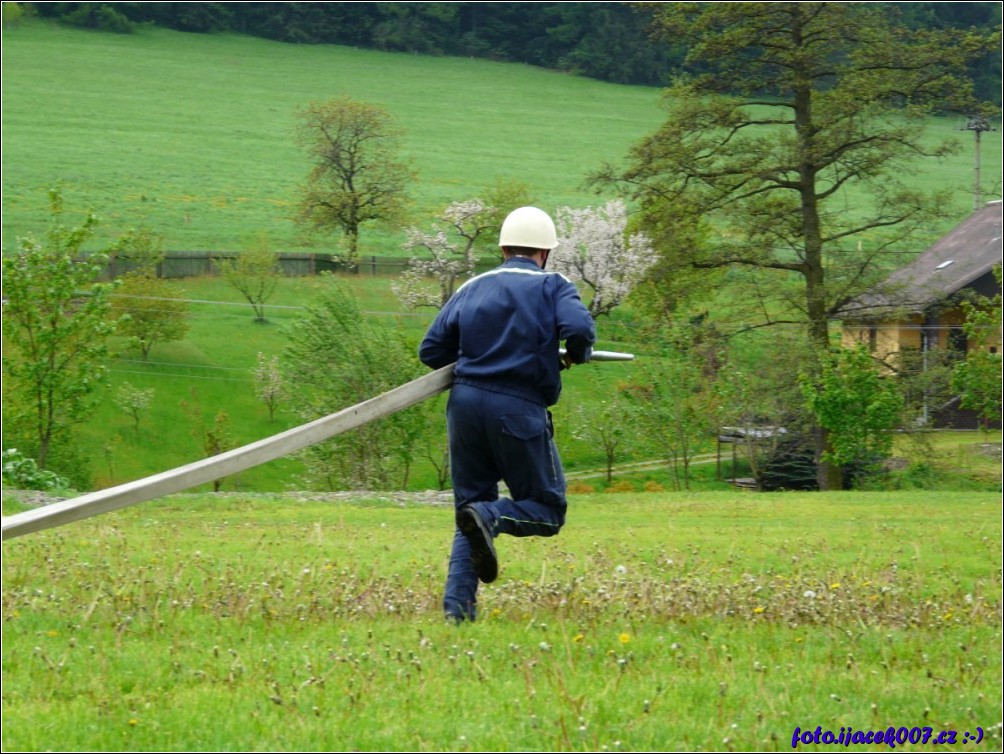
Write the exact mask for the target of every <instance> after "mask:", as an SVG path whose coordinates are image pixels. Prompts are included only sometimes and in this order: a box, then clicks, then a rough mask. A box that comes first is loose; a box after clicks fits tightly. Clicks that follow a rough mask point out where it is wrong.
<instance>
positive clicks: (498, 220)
mask: <svg viewBox="0 0 1004 754" xmlns="http://www.w3.org/2000/svg"><path fill="white" fill-rule="evenodd" d="M484 195H485V196H486V197H487V199H485V200H481V199H468V200H466V201H459V202H452V203H450V204H449V205H448V206H447V207H446V209H444V210H443V211H442V212H441V213H440V215H439V217H438V218H436V222H435V223H434V224H433V227H432V232H424V231H422V230H420V229H419V228H416V227H414V226H412V227H410V228H407V229H406V230H405V235H406V236H407V240H406V241H405V244H404V248H405V250H406V251H409V252H416V251H424V252H425V255H423V256H413V257H411V258H410V259H409V260H408V264H407V266H406V267H405V270H404V272H403V273H402V274H401V279H400V280H399V281H398V282H396V283H394V284H392V285H391V288H392V289H393V291H394V293H395V295H396V296H397V297H398V300H400V301H401V303H402V304H403V305H404V306H406V307H408V308H411V309H416V308H418V307H421V306H430V307H434V308H436V309H441V308H442V307H443V305H444V304H446V302H447V301H448V300H449V299H450V296H452V295H453V292H454V291H455V290H456V289H457V286H458V284H459V283H460V282H461V281H463V280H467V279H469V278H472V277H474V274H475V272H476V267H477V264H478V262H479V261H480V260H481V259H482V258H483V257H484V256H487V255H489V254H492V253H494V254H496V255H497V254H498V252H499V247H498V237H499V231H500V230H501V228H502V222H503V221H504V220H505V217H506V215H508V213H509V211H510V210H509V209H507V208H515V207H525V206H527V205H529V204H532V203H533V200H532V199H531V197H530V192H529V189H528V187H527V186H526V185H525V184H522V183H519V182H518V181H511V180H501V179H499V180H496V181H495V183H494V184H493V185H492V186H489V187H488V188H487V189H485V192H484ZM431 281H435V283H433V284H432V285H430V282H431ZM436 284H438V290H436V289H435V287H434V286H435V285H436Z"/></svg>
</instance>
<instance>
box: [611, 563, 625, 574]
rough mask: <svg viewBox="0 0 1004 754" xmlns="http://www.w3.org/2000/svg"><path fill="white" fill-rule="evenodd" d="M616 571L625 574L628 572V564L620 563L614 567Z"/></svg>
mask: <svg viewBox="0 0 1004 754" xmlns="http://www.w3.org/2000/svg"><path fill="white" fill-rule="evenodd" d="M614 571H615V572H616V573H619V574H625V573H627V566H622V565H619V566H617V567H616V568H615V569H614Z"/></svg>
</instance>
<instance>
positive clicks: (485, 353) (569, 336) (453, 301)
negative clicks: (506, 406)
mask: <svg viewBox="0 0 1004 754" xmlns="http://www.w3.org/2000/svg"><path fill="white" fill-rule="evenodd" d="M562 341H564V343H565V348H566V349H567V350H568V354H569V356H570V357H571V359H572V361H573V362H574V363H576V364H581V363H583V362H585V361H588V360H589V355H590V354H591V353H592V345H593V343H595V342H596V324H595V322H593V317H592V315H591V314H590V313H589V310H588V309H586V307H585V304H583V303H582V299H581V298H579V292H578V290H576V288H575V285H574V284H573V283H572V282H571V281H570V280H569V279H568V278H566V277H565V276H564V275H561V274H560V273H557V272H546V271H545V270H542V269H540V267H538V266H537V264H536V263H535V262H534V261H533V260H532V259H527V258H524V257H513V258H511V259H508V260H506V261H505V262H503V263H502V264H501V265H500V266H498V267H496V268H495V269H494V270H491V271H489V272H485V273H483V274H481V275H478V276H477V277H475V278H472V279H470V280H468V281H467V282H466V283H464V284H463V285H462V286H461V287H460V288H459V289H458V290H457V292H456V293H454V294H453V296H452V297H451V298H450V300H449V301H447V302H446V306H444V307H443V308H442V309H441V310H440V312H439V314H438V315H437V316H436V319H435V320H434V321H433V322H432V324H431V325H430V326H429V330H428V332H427V333H426V335H425V339H424V340H423V341H422V345H421V347H420V348H419V352H418V355H419V358H420V359H421V360H422V363H423V364H425V365H427V366H430V367H432V368H433V369H438V368H440V367H444V366H446V365H447V364H452V363H453V362H456V363H457V367H456V370H455V372H454V382H455V383H457V384H468V385H474V386H476V387H482V388H485V389H488V390H494V391H496V392H501V393H509V394H512V395H517V396H520V397H522V398H526V399H527V400H532V401H534V402H536V403H541V404H543V405H545V406H552V405H554V404H555V403H557V402H558V396H559V395H560V393H561V377H560V375H559V371H560V360H559V356H558V348H559V346H560V343H561V342H562Z"/></svg>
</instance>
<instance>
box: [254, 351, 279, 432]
mask: <svg viewBox="0 0 1004 754" xmlns="http://www.w3.org/2000/svg"><path fill="white" fill-rule="evenodd" d="M253 376H254V384H255V395H256V396H257V397H258V400H260V401H261V402H262V403H264V404H265V406H266V407H267V408H268V420H269V421H270V422H272V421H275V409H276V408H277V407H278V405H279V401H280V400H281V398H282V396H283V395H284V394H285V389H286V384H285V382H284V381H283V379H282V369H281V366H280V363H279V357H278V356H273V357H272V358H270V359H269V358H266V357H265V354H263V353H260V352H259V353H258V365H257V366H256V367H255V368H254V370H253Z"/></svg>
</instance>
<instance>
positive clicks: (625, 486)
mask: <svg viewBox="0 0 1004 754" xmlns="http://www.w3.org/2000/svg"><path fill="white" fill-rule="evenodd" d="M603 491H604V492H634V491H635V489H634V485H633V484H631V482H629V481H627V480H626V479H625V480H623V481H620V482H614V483H613V484H611V485H610V486H609V487H607V488H606V489H605V490H603Z"/></svg>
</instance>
